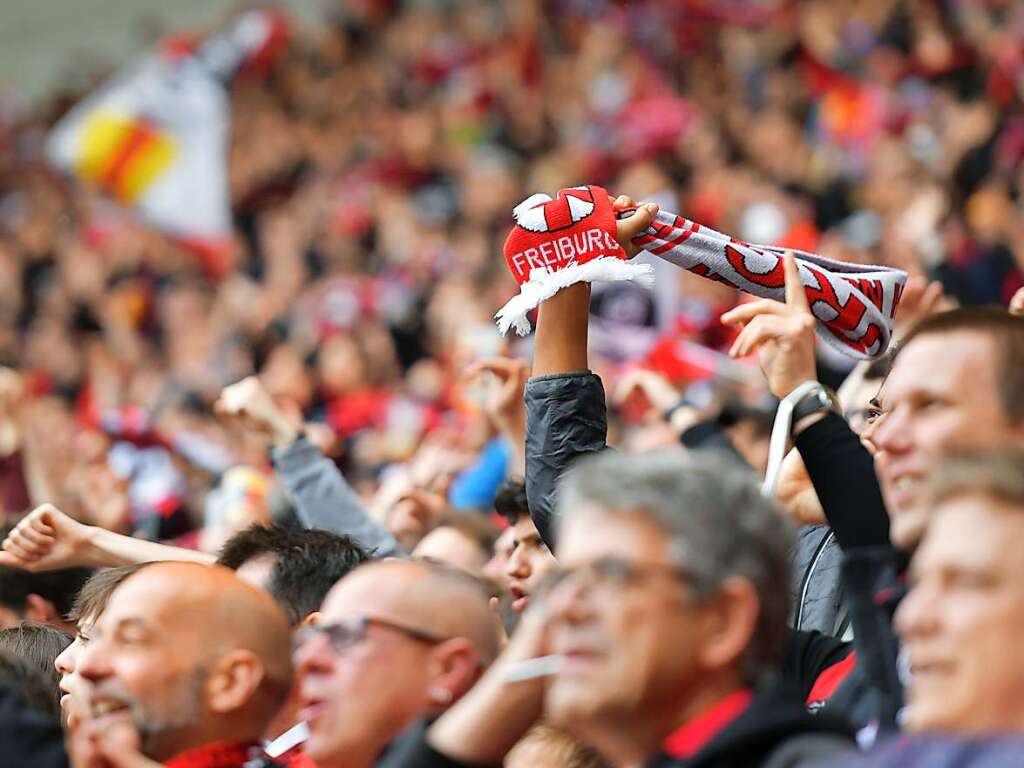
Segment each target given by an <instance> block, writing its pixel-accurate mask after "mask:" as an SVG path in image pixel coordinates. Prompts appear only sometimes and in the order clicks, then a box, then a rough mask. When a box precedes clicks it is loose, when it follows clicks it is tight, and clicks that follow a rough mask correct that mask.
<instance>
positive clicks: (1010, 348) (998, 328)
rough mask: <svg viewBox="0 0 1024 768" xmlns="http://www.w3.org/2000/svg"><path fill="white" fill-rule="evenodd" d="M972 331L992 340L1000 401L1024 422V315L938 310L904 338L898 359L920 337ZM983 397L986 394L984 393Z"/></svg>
mask: <svg viewBox="0 0 1024 768" xmlns="http://www.w3.org/2000/svg"><path fill="white" fill-rule="evenodd" d="M956 331H970V332H974V333H981V334H984V335H986V336H988V337H989V338H990V339H992V346H993V349H994V350H995V360H996V370H995V377H996V383H997V389H998V391H999V401H1000V403H1001V404H1002V406H1003V412H1004V413H1005V414H1006V417H1007V418H1008V419H1009V420H1010V421H1011V422H1012V423H1014V424H1019V423H1021V422H1024V317H1018V316H1016V315H1011V314H1010V313H1009V312H1007V311H1006V310H1005V309H1004V308H1002V307H965V308H960V309H952V310H950V311H948V312H939V313H938V314H935V315H931V316H930V317H927V318H925V319H924V320H922V321H921V322H920V323H918V324H917V325H915V326H914V327H913V328H912V329H911V330H910V332H909V333H907V335H906V336H905V337H904V338H903V341H902V342H901V343H900V346H899V349H898V350H897V351H896V356H895V358H896V359H898V357H899V353H900V351H901V350H903V349H906V347H907V345H908V344H910V343H911V342H912V341H913V340H914V339H916V338H917V337H919V336H927V335H935V334H938V333H955V332H956ZM982 396H983V395H982Z"/></svg>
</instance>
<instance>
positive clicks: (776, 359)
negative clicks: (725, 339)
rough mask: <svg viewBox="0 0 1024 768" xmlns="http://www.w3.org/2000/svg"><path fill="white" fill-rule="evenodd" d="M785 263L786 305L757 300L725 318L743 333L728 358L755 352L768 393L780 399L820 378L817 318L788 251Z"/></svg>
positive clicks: (737, 338) (731, 311) (723, 317)
mask: <svg viewBox="0 0 1024 768" xmlns="http://www.w3.org/2000/svg"><path fill="white" fill-rule="evenodd" d="M782 262H783V268H784V269H785V274H786V301H785V303H782V302H778V301H773V300H772V299H757V300H756V301H751V302H748V303H746V304H741V305H740V306H738V307H736V308H734V309H731V310H729V311H728V312H726V313H725V314H723V315H722V322H723V323H725V324H726V325H738V326H740V327H741V329H742V330H741V331H740V333H739V335H738V336H737V337H736V340H735V341H734V342H733V345H732V348H731V349H730V350H729V354H730V355H731V356H732V357H746V356H747V355H749V354H750V353H751V352H755V351H756V352H757V361H758V364H759V365H760V366H761V370H762V371H763V372H764V375H765V378H766V379H767V381H768V389H769V390H771V393H772V394H773V395H775V396H776V397H778V398H780V399H781V398H783V397H785V396H786V395H788V394H789V393H790V392H792V391H793V390H794V389H796V388H797V387H798V386H800V385H801V384H802V383H804V382H805V381H811V380H813V379H815V378H816V376H817V373H816V367H815V358H814V328H815V321H814V315H813V313H812V312H811V307H810V305H809V304H808V303H807V295H806V294H805V293H804V286H803V282H802V281H801V279H800V271H799V267H798V266H797V263H796V258H795V257H794V256H793V254H792V253H791V252H789V251H787V252H786V253H785V255H783V257H782Z"/></svg>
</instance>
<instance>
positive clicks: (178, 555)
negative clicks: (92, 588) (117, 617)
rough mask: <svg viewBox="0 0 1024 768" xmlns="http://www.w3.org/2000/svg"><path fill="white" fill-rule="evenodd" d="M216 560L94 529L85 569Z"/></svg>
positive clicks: (83, 563)
mask: <svg viewBox="0 0 1024 768" xmlns="http://www.w3.org/2000/svg"><path fill="white" fill-rule="evenodd" d="M216 559H217V558H216V557H214V556H213V555H210V554H207V553H205V552H197V551H195V550H191V549H184V548H183V547H172V546H169V545H167V544H158V543H156V542H153V541H144V540H142V539H136V538H133V537H131V536H125V535H124V534H120V533H114V532H113V531H108V530H106V529H105V528H98V527H93V528H91V529H90V531H89V536H88V539H87V544H86V546H85V547H84V551H83V552H82V565H86V566H92V567H94V568H103V567H109V566H116V565H133V564H135V563H150V562H155V561H158V560H175V561H185V562H193V563H203V564H204V565H212V564H213V563H214V561H216Z"/></svg>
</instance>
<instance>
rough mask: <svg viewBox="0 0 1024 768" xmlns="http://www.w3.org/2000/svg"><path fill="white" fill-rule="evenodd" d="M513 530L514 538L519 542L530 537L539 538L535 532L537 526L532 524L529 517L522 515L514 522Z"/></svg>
mask: <svg viewBox="0 0 1024 768" xmlns="http://www.w3.org/2000/svg"><path fill="white" fill-rule="evenodd" d="M513 530H514V531H515V537H516V538H517V539H519V540H520V541H521V540H523V539H525V538H528V537H530V536H540V534H539V533H538V532H537V526H536V525H534V524H533V520H532V519H531V518H530V516H529V515H523V516H521V517H520V518H519V519H518V520H516V524H515V525H514V526H513Z"/></svg>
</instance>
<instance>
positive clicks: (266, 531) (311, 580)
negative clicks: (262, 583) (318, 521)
mask: <svg viewBox="0 0 1024 768" xmlns="http://www.w3.org/2000/svg"><path fill="white" fill-rule="evenodd" d="M265 556H269V557H273V559H274V567H273V570H272V571H271V575H270V583H269V584H268V585H267V591H268V592H269V593H270V596H271V597H273V598H274V599H275V600H276V601H277V603H278V604H279V605H280V606H281V608H282V609H283V610H284V612H285V615H286V616H287V617H288V620H289V621H291V623H292V624H298V623H299V622H300V621H302V620H303V619H304V618H305V617H306V616H308V615H309V614H311V613H313V612H314V611H316V610H319V608H320V604H321V603H323V601H324V598H325V597H327V593H328V592H329V591H330V589H331V587H333V586H334V584H335V583H336V582H337V581H338V579H340V578H341V577H342V576H344V575H346V574H347V573H348V572H349V571H351V570H352V569H353V568H355V567H356V566H358V565H362V564H363V563H365V562H367V561H368V560H370V559H371V556H370V554H369V553H367V552H366V550H364V549H363V548H362V547H360V546H359V545H358V544H356V543H355V541H353V540H352V538H351V537H349V536H342V535H339V534H336V533H329V532H327V531H318V530H309V529H303V528H286V527H284V526H282V525H253V526H251V527H249V528H246V529H245V530H244V531H240V532H238V533H236V534H235V535H234V536H232V537H231V538H230V539H228V540H227V542H226V543H225V544H224V547H223V549H221V551H220V555H219V556H218V557H217V563H218V564H220V565H223V566H225V567H227V568H230V569H231V570H237V569H238V568H240V567H241V566H242V565H244V564H245V563H248V562H249V561H251V560H254V559H256V558H259V557H265Z"/></svg>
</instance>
